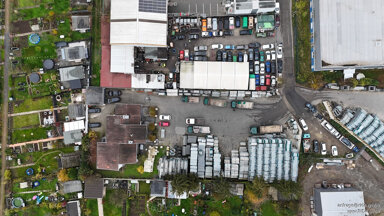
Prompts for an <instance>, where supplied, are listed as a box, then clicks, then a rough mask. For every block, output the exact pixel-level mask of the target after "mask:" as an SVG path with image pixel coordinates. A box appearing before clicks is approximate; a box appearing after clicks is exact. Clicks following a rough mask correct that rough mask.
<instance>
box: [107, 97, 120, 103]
mask: <svg viewBox="0 0 384 216" xmlns="http://www.w3.org/2000/svg"><path fill="white" fill-rule="evenodd" d="M120 101H121V99H120V98H119V97H113V98H108V99H107V103H108V104H111V103H117V102H120Z"/></svg>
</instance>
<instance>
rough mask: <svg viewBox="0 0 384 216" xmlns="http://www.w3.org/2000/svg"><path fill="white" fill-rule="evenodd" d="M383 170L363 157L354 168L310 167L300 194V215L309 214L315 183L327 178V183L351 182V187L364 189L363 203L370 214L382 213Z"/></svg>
mask: <svg viewBox="0 0 384 216" xmlns="http://www.w3.org/2000/svg"><path fill="white" fill-rule="evenodd" d="M383 178H384V172H383V170H382V168H381V169H380V171H377V170H376V169H375V168H374V167H373V166H372V165H371V164H370V163H369V162H367V161H365V160H364V159H363V158H361V157H360V158H359V159H358V160H357V164H356V168H355V169H354V170H347V169H346V167H344V166H343V167H339V166H335V167H331V168H327V169H323V170H316V169H315V168H313V169H312V171H311V173H309V174H307V176H306V178H305V180H304V182H303V187H304V194H303V196H302V200H301V201H302V204H301V206H302V208H303V212H302V214H301V215H311V214H310V203H309V200H310V196H312V189H313V186H314V184H315V183H321V182H322V181H323V180H327V182H328V183H331V184H332V183H351V184H352V187H354V188H356V189H359V190H363V191H364V200H365V204H366V206H367V207H368V208H367V210H368V211H369V213H370V214H375V215H382V214H383V213H384V184H383V181H382V179H383Z"/></svg>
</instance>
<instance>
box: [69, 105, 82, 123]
mask: <svg viewBox="0 0 384 216" xmlns="http://www.w3.org/2000/svg"><path fill="white" fill-rule="evenodd" d="M68 116H69V118H70V119H76V118H79V117H85V105H84V104H74V103H72V104H69V105H68Z"/></svg>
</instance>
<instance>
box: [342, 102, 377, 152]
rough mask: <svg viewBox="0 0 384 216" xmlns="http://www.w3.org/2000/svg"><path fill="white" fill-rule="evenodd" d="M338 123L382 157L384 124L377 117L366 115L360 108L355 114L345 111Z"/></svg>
mask: <svg viewBox="0 0 384 216" xmlns="http://www.w3.org/2000/svg"><path fill="white" fill-rule="evenodd" d="M340 123H342V124H344V125H345V126H346V127H347V128H348V129H349V130H350V131H352V132H353V133H354V134H356V135H357V136H358V137H360V138H361V139H362V140H364V142H366V143H367V144H368V145H370V146H371V147H372V148H373V149H375V150H376V152H378V153H379V154H380V155H381V156H382V157H384V123H383V121H381V120H380V119H379V118H378V117H377V116H375V115H372V114H368V112H367V111H365V110H364V109H361V108H359V109H357V110H356V111H355V112H353V111H352V110H350V109H347V110H345V112H344V114H343V116H342V117H341V119H340Z"/></svg>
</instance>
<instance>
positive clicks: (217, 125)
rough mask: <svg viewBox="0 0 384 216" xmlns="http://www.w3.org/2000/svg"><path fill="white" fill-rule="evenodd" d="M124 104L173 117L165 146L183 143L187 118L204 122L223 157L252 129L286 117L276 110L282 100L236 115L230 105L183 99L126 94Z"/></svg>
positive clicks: (265, 101) (261, 103)
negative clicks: (156, 110)
mask: <svg viewBox="0 0 384 216" xmlns="http://www.w3.org/2000/svg"><path fill="white" fill-rule="evenodd" d="M200 99H201V100H202V99H203V98H202V97H201V98H200ZM122 103H130V104H135V103H137V104H144V105H153V106H158V107H159V110H160V114H171V116H172V120H171V121H170V123H171V126H170V127H169V128H166V139H164V140H161V143H162V144H166V145H172V146H173V145H175V144H181V143H182V135H183V134H185V128H186V124H185V118H188V117H196V118H204V119H205V123H206V125H207V126H210V127H211V132H212V134H213V135H215V136H218V137H219V141H220V150H221V152H222V153H224V154H229V152H230V151H231V150H232V149H234V148H238V146H239V142H241V141H246V140H247V137H248V136H249V133H248V130H249V126H251V125H260V124H268V123H273V122H274V121H277V120H279V119H280V118H282V117H283V116H284V115H285V114H286V109H276V107H279V106H280V107H281V106H283V105H282V102H281V100H280V99H259V100H257V105H256V106H255V109H253V110H236V111H233V110H232V109H231V108H230V107H229V104H228V107H227V108H218V107H211V106H205V105H203V103H202V101H200V103H199V104H189V103H183V102H181V100H180V97H165V96H155V95H149V96H148V95H147V94H144V93H135V92H132V91H129V90H126V91H124V92H123V95H122ZM108 106H109V105H108ZM108 106H107V107H108ZM108 109H109V108H108ZM272 110H273V111H272Z"/></svg>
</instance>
